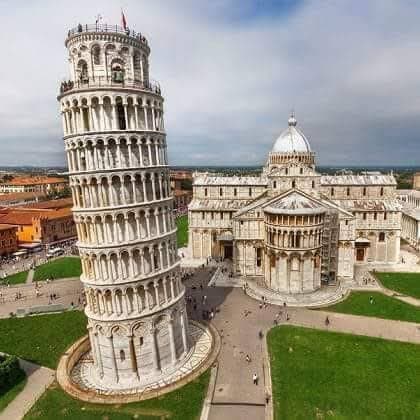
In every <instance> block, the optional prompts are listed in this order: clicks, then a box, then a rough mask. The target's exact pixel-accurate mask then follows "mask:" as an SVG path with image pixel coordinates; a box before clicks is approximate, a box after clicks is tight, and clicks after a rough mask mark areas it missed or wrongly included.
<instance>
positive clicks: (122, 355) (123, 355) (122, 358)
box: [120, 350, 125, 362]
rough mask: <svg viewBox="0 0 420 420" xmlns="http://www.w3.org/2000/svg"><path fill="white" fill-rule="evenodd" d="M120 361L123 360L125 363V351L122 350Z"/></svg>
mask: <svg viewBox="0 0 420 420" xmlns="http://www.w3.org/2000/svg"><path fill="white" fill-rule="evenodd" d="M120 359H121V362H124V361H125V352H124V350H120Z"/></svg>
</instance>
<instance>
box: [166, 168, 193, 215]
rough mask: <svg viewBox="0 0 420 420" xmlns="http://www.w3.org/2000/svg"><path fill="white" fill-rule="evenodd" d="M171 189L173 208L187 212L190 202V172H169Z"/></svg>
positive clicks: (191, 178)
mask: <svg viewBox="0 0 420 420" xmlns="http://www.w3.org/2000/svg"><path fill="white" fill-rule="evenodd" d="M170 177H171V178H170V179H171V188H172V191H173V195H174V203H175V208H176V209H178V210H182V209H185V211H186V210H187V206H188V204H189V203H190V202H191V200H192V196H193V193H192V180H193V177H192V172H191V171H187V170H171V173H170Z"/></svg>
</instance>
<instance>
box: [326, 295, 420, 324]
mask: <svg viewBox="0 0 420 420" xmlns="http://www.w3.org/2000/svg"><path fill="white" fill-rule="evenodd" d="M370 297H372V298H373V303H370ZM323 310H325V311H331V312H341V313H345V314H353V315H365V316H374V317H376V318H386V319H395V320H399V321H408V322H420V308H419V307H417V306H413V305H409V304H408V303H405V302H401V301H400V300H398V299H395V298H393V297H390V296H386V295H384V294H382V293H380V292H351V293H350V296H349V297H348V298H347V299H346V300H344V301H342V302H339V303H337V304H335V305H332V306H329V307H327V308H323Z"/></svg>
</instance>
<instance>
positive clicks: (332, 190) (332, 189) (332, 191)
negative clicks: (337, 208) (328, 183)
mask: <svg viewBox="0 0 420 420" xmlns="http://www.w3.org/2000/svg"><path fill="white" fill-rule="evenodd" d="M333 196H334V187H333V188H331V197H333Z"/></svg>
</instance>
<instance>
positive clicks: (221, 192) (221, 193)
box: [219, 188, 223, 197]
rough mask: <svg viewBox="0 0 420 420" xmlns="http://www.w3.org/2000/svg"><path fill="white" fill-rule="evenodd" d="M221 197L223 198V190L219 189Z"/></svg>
mask: <svg viewBox="0 0 420 420" xmlns="http://www.w3.org/2000/svg"><path fill="white" fill-rule="evenodd" d="M219 195H220V197H222V195H223V188H219Z"/></svg>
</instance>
